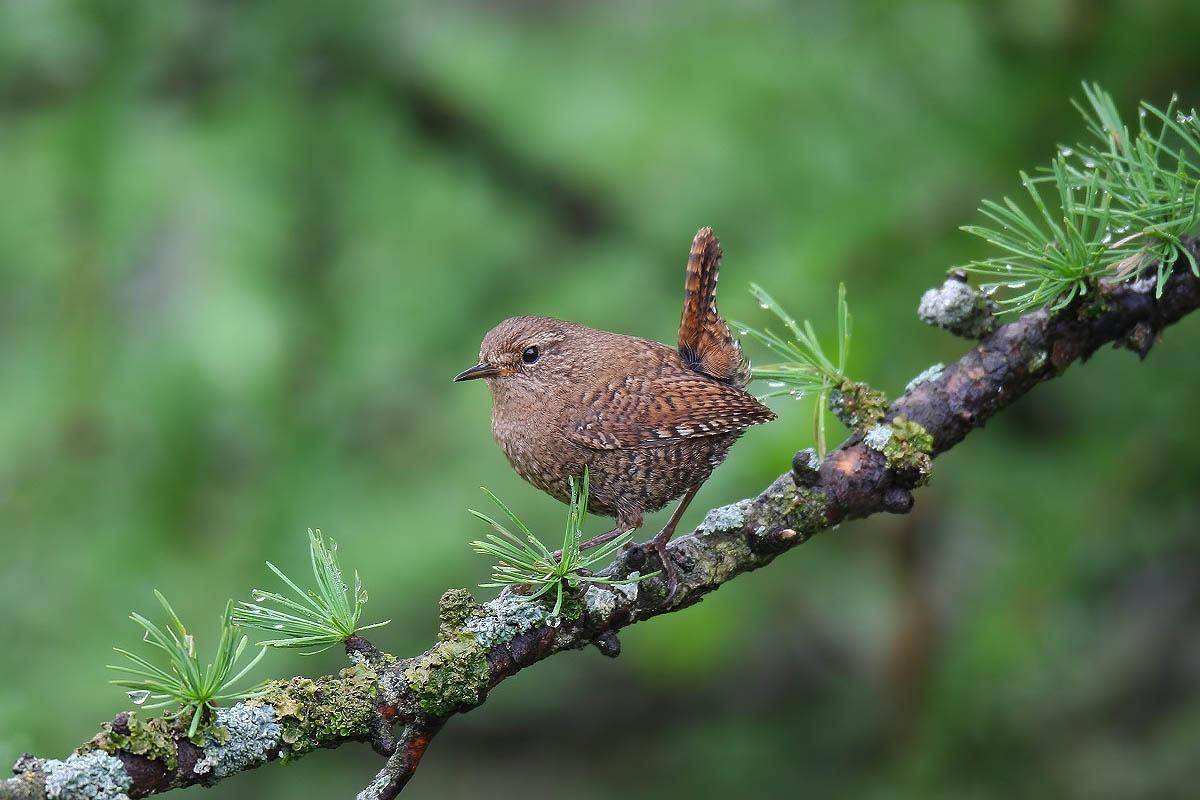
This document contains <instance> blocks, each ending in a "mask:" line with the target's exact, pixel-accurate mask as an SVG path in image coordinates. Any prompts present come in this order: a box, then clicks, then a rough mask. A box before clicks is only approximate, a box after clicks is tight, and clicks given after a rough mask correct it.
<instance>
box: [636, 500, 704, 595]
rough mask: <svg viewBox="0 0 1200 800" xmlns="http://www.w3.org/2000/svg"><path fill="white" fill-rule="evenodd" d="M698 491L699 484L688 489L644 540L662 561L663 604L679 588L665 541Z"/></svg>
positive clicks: (668, 538)
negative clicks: (653, 533) (658, 528)
mask: <svg viewBox="0 0 1200 800" xmlns="http://www.w3.org/2000/svg"><path fill="white" fill-rule="evenodd" d="M698 491H700V487H699V486H693V487H692V488H691V489H688V490H687V493H686V494H684V495H683V498H682V499H681V500H680V501H679V505H677V506H675V510H674V511H672V512H671V518H670V519H669V520H667V524H666V525H664V526H663V529H662V530H661V531H659V532H658V535H657V536H655V537H654V538H653V539H651V540H650V541H648V542H646V546H648V547H649V548H650V549H651V550H653V551H654V552H655V553H657V554H658V560H659V561H661V562H662V566H663V575H664V577H665V578H666V580H667V598H666V600H664V601H663V604H664V605H668V604H670V602H671V600H673V599H674V598H675V591H676V590H677V589H678V588H679V570H678V569H677V568H676V567H675V562H674V561H672V560H671V557H670V556H668V555H667V543H668V542H670V541H671V537H672V536H674V535H675V527H676V526H677V525H679V520H680V519H682V518H683V512H684V511H687V507H688V503H690V502H692V498H693V497H695V496H696V492H698Z"/></svg>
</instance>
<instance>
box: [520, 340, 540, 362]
mask: <svg viewBox="0 0 1200 800" xmlns="http://www.w3.org/2000/svg"><path fill="white" fill-rule="evenodd" d="M539 355H541V351H539V350H538V349H537V345H530V346H529V347H526V348H525V352H524V353H521V360H522V361H524V362H525V363H526V364H532V363H533V362H535V361H537V360H538V356H539Z"/></svg>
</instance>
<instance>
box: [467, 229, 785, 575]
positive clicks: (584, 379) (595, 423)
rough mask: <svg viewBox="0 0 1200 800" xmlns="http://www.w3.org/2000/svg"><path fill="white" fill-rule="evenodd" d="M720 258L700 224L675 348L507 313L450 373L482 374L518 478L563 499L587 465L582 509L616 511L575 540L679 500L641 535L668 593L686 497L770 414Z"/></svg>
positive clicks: (624, 527) (623, 527)
mask: <svg viewBox="0 0 1200 800" xmlns="http://www.w3.org/2000/svg"><path fill="white" fill-rule="evenodd" d="M720 264H721V245H720V243H719V242H718V241H717V238H716V237H715V236H713V232H712V229H710V228H701V229H700V231H699V232H697V233H696V237H695V239H694V240H693V241H692V250H691V254H690V255H689V256H688V262H687V278H686V281H685V284H684V299H683V316H682V318H681V319H680V323H679V345H678V347H677V348H672V347H668V346H666V345H663V344H659V343H658V342H652V341H649V340H647V339H639V338H637V337H634V336H624V335H622V334H619V333H608V332H607V331H598V330H594V329H592V328H587V327H584V326H583V325H577V324H576V323H574V322H564V321H562V320H558V319H552V318H550V317H513V318H511V319H506V320H504V321H503V322H501V323H500V324H499V325H497V326H496V327H495V328H492V330H490V331H488V333H487V335H486V336H484V337H483V344H482V346H481V347H480V350H479V363H478V364H476V365H475V366H473V367H471V368H470V369H467V370H465V371H463V372H461V373H459V374H458V375H457V376H455V378H454V380H455V381H466V380H472V379H475V378H483V379H484V380H486V381H487V384H488V388H490V389H491V391H492V435H493V436H494V437H495V439H496V441H497V442H498V443H499V444H500V447H501V448H502V449H503V450H504V454H505V455H506V456H507V457H508V460H509V463H511V464H512V466H513V469H515V470H516V471H517V474H518V475H520V476H521V477H522V478H524V479H525V480H527V481H529V482H530V483H532V484H533V485H534V486H536V487H537V488H539V489H541V490H542V491H544V492H547V493H548V494H550V495H552V496H553V497H555V498H557V499H558V500H560V501H562V502H564V503H565V502H568V501H569V499H570V496H571V490H570V484H569V479H570V478H572V477H578V476H580V475H582V474H583V471H584V468H585V467H586V468H587V469H588V470H589V474H590V481H591V494H590V497H589V500H588V510H589V511H591V512H593V513H596V514H601V515H604V516H609V517H616V527H614V528H613V529H612V530H611V531H609V532H607V533H604V534H601V535H599V536H596V537H593V538H592V539H589V540H587V541H586V542H584V543H583V546H584V547H585V548H587V547H594V546H596V545H598V544H602V543H603V542H607V541H609V540H611V539H613V538H615V537H617V536H619V535H621V534H623V533H625V532H626V531H630V530H634V529H636V528H640V527H641V526H642V516H643V514H645V513H647V512H650V511H657V510H658V509H660V508H662V507H663V506H664V505H666V504H667V503H669V502H670V501H671V500H674V499H675V498H677V497H681V496H682V498H683V499H682V501H681V502H680V503H679V505H678V507H676V509H675V511H674V513H673V514H672V515H671V518H670V520H669V521H668V522H667V524H666V527H664V528H663V529H662V531H661V532H660V533H659V534H658V535H657V536H655V537H654V539H652V540H651V541H650V542H649V543H648V544H649V546H650V547H652V548H653V549H654V550H655V552H657V553H658V555H659V558H660V560H661V561H662V563H663V569H664V571H665V572H666V574H667V578H668V584H669V585H670V587H671V592H672V593H673V592H674V587H675V585H676V571H675V566H674V564H673V563H671V561H670V559H669V558H667V555H666V551H665V547H666V544H667V542H668V541H669V540H670V538H671V535H672V534H673V533H674V531H675V526H676V525H678V524H679V519H680V517H682V516H683V512H684V510H685V509H686V508H687V506H688V503H689V502H690V501H691V499H692V497H693V496H695V494H696V491H697V490H698V489H699V488H700V486H701V484H703V483H704V481H706V480H707V479H708V476H709V475H710V474H712V471H713V470H714V469H715V468H716V467H717V465H718V464H720V463H721V462H722V461H724V460H725V455H726V453H727V452H728V451H729V448H730V447H731V446H732V445H733V443H734V442H735V441H736V440H737V438H738V437H739V436H741V435H742V433H743V432H745V430H746V428H748V427H750V426H751V425H757V424H759V423H763V422H770V421H771V420H773V419H775V414H774V413H772V412H771V410H770V409H768V408H767V407H766V406H764V405H763V404H762V403H760V402H758V400H756V399H755V398H754V397H753V396H752V395H750V394H747V393H746V392H745V391H743V387H744V386H745V385H746V384H747V383H748V382H749V380H750V365H749V363H748V362H747V361H746V359H745V358H744V357H743V356H742V350H741V347H740V346H739V345H738V343H737V340H736V339H734V338H733V335H732V334H731V333H730V330H729V326H728V325H727V324H726V322H725V320H723V319H722V318H721V315H720V314H719V313H718V312H717V273H718V270H719V268H720Z"/></svg>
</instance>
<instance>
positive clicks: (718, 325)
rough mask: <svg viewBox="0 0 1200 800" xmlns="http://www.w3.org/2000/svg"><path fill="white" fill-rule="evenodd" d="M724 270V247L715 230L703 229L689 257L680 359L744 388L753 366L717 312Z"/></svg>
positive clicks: (680, 335) (712, 375) (680, 331)
mask: <svg viewBox="0 0 1200 800" xmlns="http://www.w3.org/2000/svg"><path fill="white" fill-rule="evenodd" d="M720 270H721V243H720V242H719V241H718V240H717V237H716V236H714V235H713V232H712V228H701V229H700V230H699V231H697V232H696V237H695V238H694V239H692V250H691V252H690V253H689V254H688V263H687V278H686V279H685V281H684V285H683V314H682V316H681V317H680V319H679V355H680V356H682V357H683V361H684V363H686V364H687V365H688V366H689V367H691V368H692V369H694V370H696V371H697V372H703V373H704V374H705V375H709V376H711V377H713V378H716V379H717V380H718V381H721V382H722V383H728V384H731V385H733V386H739V387H740V386H745V385H746V384H747V383H749V382H750V365H749V364H748V363H747V362H746V359H745V358H744V357H743V356H742V348H741V346H739V345H738V342H737V340H736V339H734V338H733V334H732V333H731V332H730V330H729V326H728V325H727V324H726V323H725V320H723V319H722V318H721V315H720V313H719V312H718V311H717V277H718V275H719V273H720Z"/></svg>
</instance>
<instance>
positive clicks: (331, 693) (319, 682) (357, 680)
mask: <svg viewBox="0 0 1200 800" xmlns="http://www.w3.org/2000/svg"><path fill="white" fill-rule="evenodd" d="M377 693H378V675H377V674H376V672H375V670H374V669H372V668H371V666H370V665H369V664H367V663H365V662H364V663H358V664H355V665H354V666H353V667H349V668H347V669H344V670H342V671H341V672H339V673H338V674H337V675H336V676H324V677H321V678H317V679H315V680H314V679H312V678H292V679H291V680H288V681H271V682H270V683H268V684H267V685H266V687H265V688H264V690H263V694H262V695H261V696H259V697H257V698H256V699H254V700H251V701H249V702H248V703H247V705H271V706H274V708H275V716H276V717H277V718H278V720H279V724H280V726H281V727H282V728H283V735H282V737H281V738H282V739H283V743H284V745H285V746H286V751H285V753H284V760H285V761H286V760H289V759H293V758H296V757H298V756H301V755H304V754H305V753H307V752H309V751H311V750H314V749H316V748H318V747H321V746H322V745H325V744H329V743H331V742H335V741H340V740H343V739H365V738H367V737H368V736H369V735H370V733H371V723H372V722H373V721H374V719H375V716H376V713H375V696H376V694H377Z"/></svg>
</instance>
